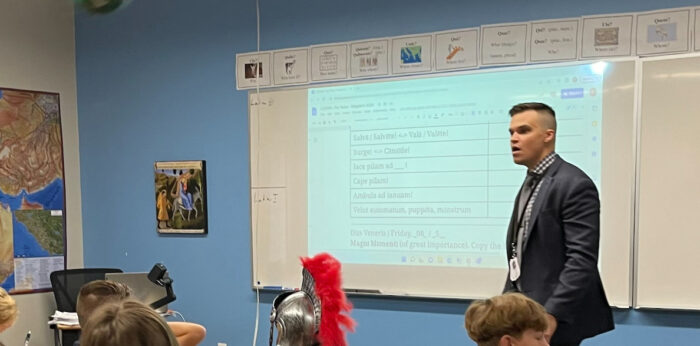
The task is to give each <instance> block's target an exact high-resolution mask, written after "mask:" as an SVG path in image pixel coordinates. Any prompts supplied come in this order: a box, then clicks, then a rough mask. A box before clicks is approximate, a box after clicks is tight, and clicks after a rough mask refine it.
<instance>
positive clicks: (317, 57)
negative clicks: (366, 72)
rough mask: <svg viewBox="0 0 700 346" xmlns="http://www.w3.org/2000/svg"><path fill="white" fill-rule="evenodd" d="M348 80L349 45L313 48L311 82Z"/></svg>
mask: <svg viewBox="0 0 700 346" xmlns="http://www.w3.org/2000/svg"><path fill="white" fill-rule="evenodd" d="M346 78H348V45H346V44H339V45H334V46H317V47H311V80H312V81H324V80H338V79H346Z"/></svg>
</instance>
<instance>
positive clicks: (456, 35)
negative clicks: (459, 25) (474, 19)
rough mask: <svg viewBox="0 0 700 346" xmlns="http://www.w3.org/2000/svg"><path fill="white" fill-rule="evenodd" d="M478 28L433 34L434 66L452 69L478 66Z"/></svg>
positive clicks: (439, 69) (438, 68)
mask: <svg viewBox="0 0 700 346" xmlns="http://www.w3.org/2000/svg"><path fill="white" fill-rule="evenodd" d="M478 47H479V29H471V30H463V31H452V32H445V33H438V34H436V35H435V68H436V69H437V70H438V71H441V70H453V69H461V68H474V67H477V66H478V61H477V56H478Z"/></svg>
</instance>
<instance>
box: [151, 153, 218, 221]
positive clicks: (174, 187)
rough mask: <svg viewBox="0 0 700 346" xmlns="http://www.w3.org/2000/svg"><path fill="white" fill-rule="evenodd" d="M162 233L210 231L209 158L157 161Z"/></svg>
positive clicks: (157, 201)
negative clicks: (208, 223) (208, 220)
mask: <svg viewBox="0 0 700 346" xmlns="http://www.w3.org/2000/svg"><path fill="white" fill-rule="evenodd" d="M154 168H155V186H156V191H155V197H156V199H155V200H156V220H155V221H156V230H158V233H187V234H206V233H207V192H206V191H207V190H206V175H205V173H206V172H205V161H156V163H155V164H154Z"/></svg>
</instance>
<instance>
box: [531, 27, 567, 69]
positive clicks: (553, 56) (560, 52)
mask: <svg viewBox="0 0 700 346" xmlns="http://www.w3.org/2000/svg"><path fill="white" fill-rule="evenodd" d="M578 28H579V20H578V19H570V20H555V21H543V22H533V23H531V24H530V61H537V62H540V61H562V60H575V59H576V58H577V57H578Z"/></svg>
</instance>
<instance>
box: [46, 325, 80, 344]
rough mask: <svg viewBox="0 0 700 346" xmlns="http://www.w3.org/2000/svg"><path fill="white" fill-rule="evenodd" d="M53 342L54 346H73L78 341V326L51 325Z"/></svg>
mask: <svg viewBox="0 0 700 346" xmlns="http://www.w3.org/2000/svg"><path fill="white" fill-rule="evenodd" d="M50 328H51V329H53V330H54V331H53V341H54V344H55V345H56V346H73V344H74V343H75V342H76V341H78V339H80V325H68V324H52V325H50Z"/></svg>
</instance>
